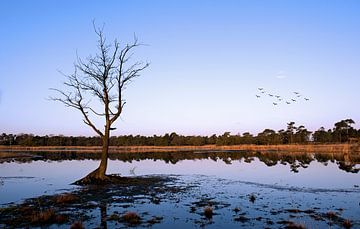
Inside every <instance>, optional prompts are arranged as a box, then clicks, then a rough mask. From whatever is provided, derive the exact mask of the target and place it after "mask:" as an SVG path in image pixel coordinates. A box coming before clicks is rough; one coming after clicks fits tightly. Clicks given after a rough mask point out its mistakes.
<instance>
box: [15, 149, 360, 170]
mask: <svg viewBox="0 0 360 229" xmlns="http://www.w3.org/2000/svg"><path fill="white" fill-rule="evenodd" d="M33 155H34V156H35V157H34V158H17V159H13V160H15V161H16V162H19V163H27V162H31V161H33V160H50V161H62V160H86V159H92V160H99V159H100V154H97V153H76V152H61V153H51V152H49V153H46V152H38V153H34V154H33ZM109 158H110V159H111V160H120V161H123V162H130V163H131V162H133V161H141V160H154V161H157V160H160V161H164V162H165V163H171V164H176V163H178V162H179V161H183V160H203V159H210V160H213V161H218V160H220V161H223V162H224V163H225V164H231V163H232V161H244V162H246V163H251V162H252V161H253V160H254V159H255V158H257V159H258V160H259V161H261V162H262V163H264V164H265V165H267V166H275V165H277V164H278V163H280V164H283V165H289V166H290V170H291V171H293V172H298V169H299V168H307V167H308V165H309V164H310V163H311V162H312V161H318V162H320V163H322V164H324V165H327V164H328V163H337V164H338V165H339V169H341V170H344V171H346V172H352V173H357V172H358V171H359V169H357V168H356V165H357V164H360V155H359V154H357V153H349V152H345V153H301V152H274V151H272V152H249V151H247V152H245V151H198V152H148V153H110V155H109Z"/></svg>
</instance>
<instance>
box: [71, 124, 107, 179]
mask: <svg viewBox="0 0 360 229" xmlns="http://www.w3.org/2000/svg"><path fill="white" fill-rule="evenodd" d="M109 139H110V127H109V126H108V125H107V126H106V127H105V135H103V137H102V151H101V161H100V165H99V167H98V168H97V169H95V170H94V171H92V172H91V173H89V174H88V175H87V176H85V177H84V178H82V179H80V180H78V181H76V182H74V183H73V184H77V185H86V184H101V183H106V182H107V181H109V180H110V179H109V177H108V176H106V169H107V162H108V152H109V141H110V140H109Z"/></svg>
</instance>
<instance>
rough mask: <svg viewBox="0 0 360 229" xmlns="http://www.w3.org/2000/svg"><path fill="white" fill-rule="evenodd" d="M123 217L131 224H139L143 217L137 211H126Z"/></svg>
mask: <svg viewBox="0 0 360 229" xmlns="http://www.w3.org/2000/svg"><path fill="white" fill-rule="evenodd" d="M121 219H122V221H124V222H125V223H128V224H130V225H137V224H140V223H141V217H140V216H139V215H138V214H137V213H136V212H126V213H125V214H124V215H123V216H122V217H121Z"/></svg>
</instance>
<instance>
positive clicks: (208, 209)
mask: <svg viewBox="0 0 360 229" xmlns="http://www.w3.org/2000/svg"><path fill="white" fill-rule="evenodd" d="M204 215H205V217H206V218H208V219H211V218H212V217H213V215H214V212H213V209H212V207H210V206H207V207H205V208H204Z"/></svg>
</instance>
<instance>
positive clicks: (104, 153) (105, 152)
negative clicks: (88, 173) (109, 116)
mask: <svg viewBox="0 0 360 229" xmlns="http://www.w3.org/2000/svg"><path fill="white" fill-rule="evenodd" d="M109 137H110V136H109V131H108V130H107V131H105V135H104V136H103V139H102V144H103V145H102V151H101V162H100V165H99V168H98V170H99V171H98V178H100V179H104V178H105V177H106V169H107V161H108V152H109Z"/></svg>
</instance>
